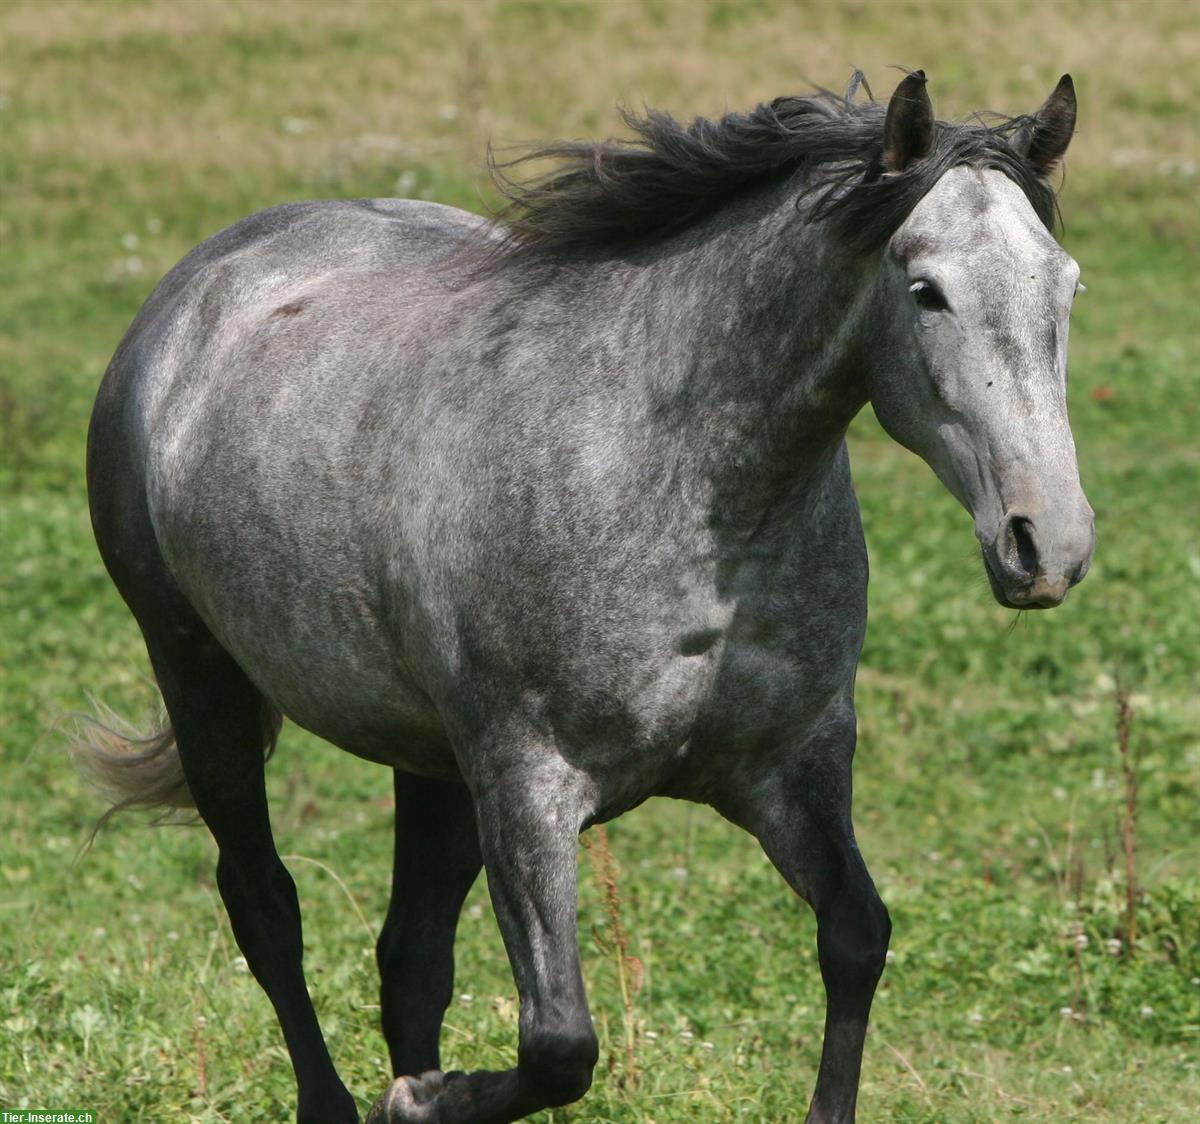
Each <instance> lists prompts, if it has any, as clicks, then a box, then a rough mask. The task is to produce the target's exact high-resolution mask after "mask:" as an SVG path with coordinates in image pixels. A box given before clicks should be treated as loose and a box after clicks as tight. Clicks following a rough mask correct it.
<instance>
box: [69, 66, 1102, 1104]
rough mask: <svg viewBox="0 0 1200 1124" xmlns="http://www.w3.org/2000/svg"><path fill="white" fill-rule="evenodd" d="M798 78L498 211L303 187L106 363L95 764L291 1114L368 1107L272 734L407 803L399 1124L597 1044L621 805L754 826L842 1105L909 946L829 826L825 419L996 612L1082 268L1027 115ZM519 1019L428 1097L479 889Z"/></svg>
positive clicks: (191, 259)
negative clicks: (163, 831)
mask: <svg viewBox="0 0 1200 1124" xmlns="http://www.w3.org/2000/svg"><path fill="white" fill-rule="evenodd" d="M860 77H861V76H857V75H856V80H855V82H853V83H852V84H851V89H850V91H849V92H848V93H847V95H846V96H845V97H842V96H839V95H834V94H830V93H828V92H819V93H816V94H813V95H811V96H807V97H785V98H780V99H778V100H776V101H774V102H772V103H771V104H770V105H764V106H760V107H758V108H757V109H755V110H754V111H752V112H751V113H749V114H746V115H730V116H727V117H725V118H723V119H721V120H719V121H708V120H697V121H696V122H694V123H693V124H692V125H690V126H686V127H685V126H682V125H679V124H678V123H676V122H675V121H674V120H672V119H671V118H670V117H667V116H665V115H661V114H655V113H651V114H649V115H648V116H646V117H645V118H641V119H637V118H633V117H630V118H629V123H630V125H631V126H632V127H633V128H634V130H635V131H636V133H637V137H636V139H635V140H634V141H632V142H626V143H618V142H605V143H599V144H584V143H570V144H560V145H554V146H551V147H550V148H548V149H545V150H542V154H543V155H549V156H553V157H556V158H557V159H558V163H557V165H556V166H555V170H554V171H552V172H551V173H549V175H548V176H547V177H546V178H543V179H541V180H538V181H534V182H531V183H527V184H525V185H524V186H520V185H516V184H514V183H512V182H511V181H510V180H507V179H506V177H505V176H504V175H503V174H502V175H501V177H500V178H501V181H502V182H504V183H505V184H506V185H507V189H508V191H509V193H510V196H511V202H510V206H509V208H508V210H507V211H506V212H505V215H504V217H503V220H502V221H501V222H498V223H490V224H489V223H486V222H484V221H482V220H480V219H478V218H476V217H473V216H471V215H468V214H464V213H462V212H459V211H455V210H451V209H449V208H446V207H442V206H438V205H435V204H433V203H420V202H405V201H397V200H366V201H361V200H360V201H357V202H324V203H303V204H294V205H288V206H283V207H277V208H275V209H273V210H269V211H265V212H263V213H262V214H259V215H256V216H254V217H252V218H249V219H247V220H245V221H244V222H241V223H239V224H237V225H236V226H233V227H231V228H230V229H228V230H226V231H224V232H222V233H220V234H218V235H216V236H215V237H213V238H212V239H210V240H209V241H207V242H205V243H204V244H203V245H202V246H200V247H199V248H198V249H196V250H193V251H192V253H190V254H189V255H188V256H187V257H186V258H184V259H183V261H182V262H180V264H179V265H177V266H176V267H175V268H174V269H173V270H172V271H171V272H170V273H169V274H168V275H167V276H166V278H165V279H164V280H163V281H162V282H161V284H160V285H159V286H158V288H157V289H156V290H155V291H154V293H153V295H152V296H151V297H150V299H149V300H148V301H147V303H146V305H145V307H144V308H143V309H142V310H141V312H140V313H139V314H138V316H137V319H136V320H135V321H134V323H133V326H132V327H131V328H130V329H129V332H128V334H127V335H126V336H125V339H124V340H123V342H122V343H121V345H120V347H119V349H118V350H117V353H116V356H115V357H114V359H113V361H112V365H111V366H110V367H109V370H108V373H107V375H106V377H105V380H104V383H103V386H102V387H101V390H100V395H99V399H98V401H97V403H96V409H95V414H94V416H93V419H92V427H91V433H90V439H89V445H88V478H89V487H90V494H91V510H92V518H93V522H94V525H95V530H96V536H97V539H98V541H99V544H100V550H101V553H102V555H103V557H104V561H105V563H106V565H107V567H108V569H109V572H110V573H111V575H112V578H113V580H114V581H115V582H116V584H117V587H118V588H119V589H120V591H121V594H122V595H123V597H124V598H125V600H126V601H127V602H128V604H129V607H130V609H131V610H132V611H133V613H134V615H135V616H136V617H137V620H138V623H139V624H140V626H141V629H142V632H143V634H144V636H145V640H146V646H147V648H148V649H149V654H150V659H151V661H152V663H153V667H154V672H155V676H156V678H157V681H158V684H159V687H160V688H161V691H162V695H163V699H164V701H165V704H166V711H167V715H168V717H169V722H170V725H169V728H168V729H166V730H163V731H160V732H159V733H158V734H156V735H153V736H151V737H149V738H147V739H145V740H142V741H140V742H139V741H137V740H136V739H130V740H129V741H128V742H127V743H126V744H124V745H123V746H117V747H114V745H113V743H112V742H111V740H110V741H108V742H105V740H104V739H103V738H102V737H101V736H99V735H98V734H97V735H96V736H95V737H94V738H93V739H92V741H91V744H90V745H88V744H85V745H83V746H82V747H81V756H82V758H83V760H84V763H85V764H87V765H90V767H91V768H92V770H93V771H94V772H95V773H96V774H98V775H99V777H100V778H101V779H103V780H105V781H107V783H108V784H109V786H110V788H111V789H112V790H113V791H114V792H115V793H116V795H117V796H118V797H119V800H120V802H121V803H122V804H132V805H147V806H148V805H153V804H179V805H183V804H188V803H194V804H195V807H196V808H197V809H198V811H199V814H200V815H201V816H202V817H203V819H204V821H205V822H206V823H207V824H208V826H209V828H210V829H211V830H212V833H213V835H214V836H215V838H216V841H217V844H218V846H219V849H220V858H219V861H218V864H217V879H218V883H219V886H220V892H221V895H222V897H223V899H224V901H225V904H226V906H227V908H228V911H229V917H230V920H231V922H232V925H233V932H234V935H235V937H236V939H237V943H238V945H239V947H240V948H241V950H242V952H243V953H244V954H245V957H246V960H247V962H248V964H249V966H250V970H251V971H252V972H253V973H254V975H255V977H256V978H257V979H258V981H259V982H260V983H261V985H262V986H263V988H264V989H265V990H266V992H267V994H268V996H269V997H270V999H271V1002H272V1003H273V1004H274V1006H275V1009H276V1011H277V1013H278V1016H279V1022H280V1025H281V1027H282V1029H283V1034H284V1037H285V1039H286V1041H287V1047H288V1050H289V1051H290V1053H291V1057H292V1061H293V1064H294V1067H295V1072H296V1080H297V1083H298V1087H299V1108H298V1118H299V1120H300V1121H303V1122H322V1124H327V1122H342V1121H352V1120H355V1119H356V1118H357V1109H356V1106H355V1101H354V1098H353V1097H352V1096H351V1095H350V1093H349V1092H348V1091H347V1090H346V1088H345V1086H344V1085H343V1084H342V1082H341V1080H340V1079H339V1078H338V1075H337V1073H336V1072H335V1070H334V1067H333V1064H332V1062H331V1060H330V1056H329V1053H328V1051H327V1049H326V1046H325V1043H324V1041H323V1039H322V1036H321V1031H320V1029H319V1027H318V1025H317V1019H316V1016H315V1014H314V1011H313V1006H312V1003H311V1001H310V999H309V996H308V992H307V990H306V987H305V982H304V975H303V972H302V968H301V935H300V912H299V908H298V904H297V898H296V892H295V888H294V886H293V884H292V880H291V878H290V877H289V875H288V873H287V871H286V870H285V868H284V866H283V864H282V862H281V861H280V859H279V855H278V854H277V852H276V849H275V846H274V843H273V841H272V836H271V828H270V825H269V822H268V814H267V802H266V796H265V792H264V785H263V771H264V770H263V762H264V753H265V751H268V750H269V749H270V748H271V747H272V746H273V744H274V740H275V736H276V734H277V732H278V729H279V724H280V721H281V716H282V715H286V716H287V717H288V718H290V719H292V721H294V722H296V723H298V724H299V725H301V726H304V727H306V728H307V729H309V730H311V731H313V732H314V733H316V734H318V735H320V736H321V737H322V738H326V739H328V740H329V741H330V742H333V743H334V744H335V745H338V746H340V747H342V748H343V749H345V750H348V751H349V752H351V753H354V754H357V755H359V756H361V757H365V758H368V759H370V760H372V761H377V762H379V763H381V764H384V765H388V766H391V767H392V769H393V770H394V778H395V798H396V850H395V871H394V880H393V888H392V896H391V904H390V906H389V908H388V913H387V919H386V921H385V923H384V927H383V931H382V934H381V936H380V938H379V945H378V959H379V968H380V973H381V977H382V1021H383V1031H384V1035H385V1036H386V1039H387V1044H388V1048H389V1050H390V1052H391V1061H392V1065H393V1066H394V1070H395V1073H396V1075H397V1080H396V1081H395V1082H394V1083H393V1084H392V1085H391V1087H390V1088H389V1089H388V1090H387V1092H386V1093H385V1094H384V1096H383V1097H382V1099H381V1100H380V1101H379V1103H378V1104H377V1105H376V1106H375V1108H374V1109H373V1110H372V1119H375V1120H380V1121H388V1122H391V1124H401V1122H415V1121H439V1122H443V1124H450V1122H456V1121H472V1122H490V1121H496V1122H499V1121H511V1120H515V1119H517V1118H519V1117H522V1116H525V1115H527V1114H529V1113H532V1112H535V1111H538V1110H540V1109H543V1108H546V1107H547V1106H552V1105H562V1104H565V1103H567V1102H570V1101H573V1100H575V1099H577V1098H578V1097H581V1096H582V1095H583V1094H584V1092H585V1091H586V1090H587V1088H588V1086H589V1084H590V1082H591V1079H592V1069H593V1066H594V1064H595V1062H596V1058H597V1039H596V1034H595V1031H594V1029H593V1026H592V1022H591V1018H590V1016H589V1014H588V1008H587V1001H586V997H585V994H584V988H583V981H582V978H581V975H580V962H579V952H578V948H577V944H576V917H575V909H576V840H577V836H578V834H579V832H580V831H581V830H583V829H584V828H586V827H587V826H588V825H589V824H595V823H600V822H602V821H605V820H608V819H610V818H612V817H614V816H617V815H619V814H620V813H621V812H624V811H625V810H626V809H629V808H632V807H634V806H635V805H637V804H639V803H641V802H642V801H643V800H645V799H647V798H648V797H650V796H655V795H668V796H675V797H680V798H683V799H687V800H693V801H699V802H701V803H705V804H709V805H711V806H712V807H714V808H716V809H717V810H718V811H719V812H720V813H721V814H722V815H724V816H726V817H728V818H729V819H730V820H732V821H733V822H735V823H737V824H740V825H741V826H743V827H744V828H745V829H746V830H747V831H749V832H751V833H753V834H754V835H755V836H756V837H757V838H758V839H759V840H760V841H761V843H762V846H763V847H764V849H765V850H766V853H767V854H768V855H769V856H770V858H771V860H772V861H773V862H774V863H775V865H776V866H777V867H778V868H779V870H780V872H781V873H782V875H783V877H784V878H785V879H786V880H787V881H788V882H789V883H790V885H791V886H792V887H793V888H794V889H795V891H796V892H797V893H798V894H800V895H801V896H802V897H804V898H805V899H806V900H807V901H808V902H809V903H810V904H811V906H812V908H813V909H814V911H815V913H816V918H817V946H818V951H819V959H820V966H821V972H822V976H823V978H824V982H825V988H826V992H827V1000H828V1005H827V1014H826V1023H825V1041H824V1049H823V1053H822V1057H821V1065H820V1071H819V1074H818V1076H817V1082H816V1091H815V1094H814V1096H813V1099H812V1104H811V1108H810V1110H809V1120H811V1121H849V1120H852V1119H853V1117H854V1108H855V1098H856V1092H857V1086H858V1077H859V1068H860V1064H861V1058H862V1049H863V1039H864V1035H865V1032H866V1027H867V1016H868V1012H869V1009H870V1005H871V999H872V995H873V993H874V990H875V985H876V982H877V980H878V977H879V974H880V971H881V969H882V967H883V962H884V954H885V951H886V948H887V944H888V937H889V931H890V923H889V920H888V914H887V911H886V910H885V908H884V906H883V904H882V903H881V901H880V900H879V897H878V895H877V894H876V892H875V888H874V886H873V885H872V882H871V879H870V876H869V875H868V874H867V870H866V867H865V866H864V864H863V860H862V857H861V856H860V854H859V851H858V848H857V846H856V844H855V840H854V833H853V829H852V827H851V820H850V764H851V758H852V756H853V752H854V742H855V718H854V708H853V690H854V675H855V666H856V664H857V661H858V657H859V650H860V646H861V644H862V640H863V631H864V627H865V619H866V611H865V606H866V582H867V562H866V552H865V549H864V543H863V533H862V528H861V525H860V521H859V515H858V508H857V505H856V502H855V497H854V492H853V490H852V488H851V483H850V468H849V462H848V460H847V454H846V443H845V434H846V427H847V425H848V424H849V422H850V420H851V418H853V417H854V415H855V414H856V413H857V412H858V410H859V409H861V407H862V406H863V405H864V403H866V402H867V401H870V402H872V403H873V405H874V408H875V411H876V412H877V414H878V415H879V418H880V420H881V421H882V423H883V425H884V426H885V427H886V428H887V429H888V431H889V432H890V433H891V434H892V435H893V436H894V437H896V438H897V439H898V440H899V441H900V442H902V443H903V444H904V445H906V446H908V447H909V448H910V449H912V450H914V451H916V452H917V453H918V454H920V455H921V456H922V457H923V458H924V459H925V460H926V461H928V462H929V464H930V465H932V467H933V468H934V470H935V471H936V472H937V474H938V476H939V477H940V478H941V479H942V481H943V482H944V483H945V485H946V486H947V487H948V488H949V489H950V491H951V492H953V493H954V495H955V496H957V497H958V499H959V500H961V501H962V503H963V504H964V505H965V506H966V507H967V508H968V509H969V510H970V512H971V513H972V515H973V516H974V519H975V531H976V535H977V537H978V538H979V541H980V543H981V546H982V551H983V560H984V565H985V568H986V571H987V574H988V577H989V579H990V581H991V584H992V588H993V590H994V592H995V595H996V597H997V598H998V599H999V600H1000V602H1001V603H1002V604H1004V605H1007V606H1010V607H1014V608H1038V607H1047V606H1051V605H1056V604H1058V603H1059V602H1061V601H1062V599H1063V597H1064V596H1065V595H1066V593H1067V590H1068V588H1069V587H1070V586H1071V585H1073V584H1074V583H1075V582H1077V581H1079V580H1080V578H1081V577H1082V576H1083V574H1084V572H1085V570H1086V569H1087V566H1088V561H1089V558H1090V556H1091V552H1092V512H1091V510H1090V509H1089V507H1088V504H1087V502H1086V500H1085V499H1084V496H1083V492H1082V491H1081V489H1080V485H1079V478H1078V472H1077V468H1076V461H1075V451H1074V447H1073V444H1072V439H1071V433H1070V430H1069V427H1068V423H1067V409H1066V346H1067V323H1068V317H1069V314H1070V310H1071V303H1072V300H1073V296H1074V293H1075V292H1076V288H1077V276H1078V269H1077V267H1076V265H1075V263H1074V262H1073V261H1072V260H1071V259H1070V258H1069V257H1068V256H1067V254H1066V253H1064V252H1063V250H1062V249H1060V248H1059V246H1058V244H1057V243H1056V241H1055V239H1054V238H1053V237H1052V235H1051V233H1050V230H1051V229H1052V227H1053V222H1054V217H1055V202H1054V196H1053V192H1052V190H1051V189H1050V187H1049V186H1048V185H1047V183H1046V178H1047V177H1048V176H1049V174H1050V173H1051V171H1052V170H1053V169H1054V168H1055V166H1056V165H1057V164H1058V162H1059V160H1060V158H1061V157H1062V155H1063V153H1064V151H1065V149H1066V147H1067V143H1068V141H1069V140H1070V137H1071V133H1072V130H1073V127H1074V120H1075V96H1074V91H1073V88H1072V85H1071V81H1070V79H1069V78H1067V77H1064V78H1063V79H1062V81H1061V82H1060V83H1059V84H1058V87H1057V88H1056V89H1055V91H1054V92H1053V94H1052V95H1051V96H1050V97H1049V99H1048V100H1047V101H1046V102H1045V104H1044V105H1043V106H1042V107H1041V109H1040V110H1039V111H1038V112H1037V113H1036V114H1033V115H1031V116H1026V117H1019V118H1013V119H997V120H995V121H993V122H992V123H990V124H984V123H981V122H973V123H971V124H966V125H950V124H946V123H943V122H936V121H935V119H934V116H933V112H932V108H931V105H930V102H929V98H928V95H927V93H926V89H925V76H924V74H923V73H922V72H920V71H917V72H915V73H913V74H910V75H909V76H908V77H906V78H905V79H904V80H903V81H902V82H901V83H900V85H899V87H898V88H897V90H896V92H895V94H894V95H893V97H892V98H891V100H890V103H889V104H888V105H887V106H886V108H885V107H884V106H882V105H880V104H877V103H875V102H874V101H870V100H862V99H860V98H858V96H857V87H858V85H859V82H858V79H859V78H860ZM481 867H482V868H483V869H485V870H486V872H487V879H488V886H489V889H490V891H491V896H492V901H493V903H494V906H495V912H496V916H497V918H498V920H499V924H500V928H501V931H502V933H503V938H504V942H505V946H506V948H507V950H508V954H509V957H510V960H511V963H512V969H513V975H514V977H515V979H516V985H517V988H518V991H519V993H520V1003H521V1005H520V1044H519V1051H518V1055H517V1065H516V1068H514V1069H511V1070H507V1071H504V1072H474V1073H450V1074H443V1073H441V1072H440V1069H439V1058H438V1036H439V1029H440V1026H441V1022H442V1017H443V1014H444V1012H445V1009H446V1006H447V1003H448V1001H449V999H450V996H451V987H452V974H453V956H452V945H453V941H454V932H455V926H456V922H457V918H458V913H459V910H460V907H461V905H462V902H463V899H464V896H465V895H466V893H467V891H468V889H469V887H470V886H471V884H472V883H473V881H474V879H475V878H476V876H477V874H478V873H479V870H480V868H481Z"/></svg>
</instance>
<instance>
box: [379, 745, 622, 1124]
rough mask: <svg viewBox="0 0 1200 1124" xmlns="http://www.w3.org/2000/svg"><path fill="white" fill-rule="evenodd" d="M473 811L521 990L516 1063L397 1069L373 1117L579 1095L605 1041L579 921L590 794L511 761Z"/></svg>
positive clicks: (466, 1115)
mask: <svg viewBox="0 0 1200 1124" xmlns="http://www.w3.org/2000/svg"><path fill="white" fill-rule="evenodd" d="M560 782H561V783H560ZM475 813H476V817H477V820H478V825H479V838H480V843H481V846H482V851H483V861H484V866H485V868H486V870H487V876H488V887H489V889H490V890H491V895H492V904H493V907H494V908H495V911H496V917H497V919H498V921H499V923H500V930H501V933H502V935H503V937H504V943H505V947H506V948H507V950H508V956H509V960H510V961H511V963H512V968H513V976H514V977H515V979H516V982H517V990H518V992H519V993H520V999H521V1014H520V1045H519V1049H518V1053H517V1067H516V1069H511V1070H506V1071H504V1072H500V1073H492V1072H486V1071H481V1072H475V1073H465V1074H464V1073H450V1074H445V1075H443V1074H441V1073H437V1072H432V1073H426V1074H424V1075H421V1076H420V1077H411V1078H400V1079H398V1080H397V1081H396V1082H395V1083H393V1085H392V1087H391V1088H390V1089H389V1090H388V1092H387V1093H386V1094H385V1095H384V1097H383V1098H382V1099H381V1100H380V1101H379V1103H378V1104H376V1106H375V1108H374V1109H372V1111H371V1114H370V1116H369V1117H368V1121H369V1122H371V1124H375V1122H377V1121H378V1122H386V1124H417V1122H424V1121H436V1122H437V1124H507V1122H509V1121H512V1120H519V1119H521V1118H522V1117H524V1116H528V1115H529V1114H531V1113H534V1112H538V1111H541V1110H542V1109H545V1108H549V1107H552V1106H555V1105H563V1104H567V1103H569V1102H570V1101H574V1100H578V1099H579V1098H580V1097H582V1096H583V1094H584V1093H585V1092H587V1089H588V1087H589V1086H590V1085H591V1080H592V1069H593V1068H594V1066H595V1064H596V1058H597V1055H598V1052H599V1047H598V1043H597V1041H596V1032H595V1030H594V1029H593V1027H592V1020H591V1016H590V1015H589V1013H588V1008H587V996H586V995H585V993H584V987H583V976H582V973H581V971H580V964H579V948H578V944H577V938H576V929H575V906H576V870H575V855H576V847H577V841H578V835H579V829H580V827H581V826H582V823H583V821H584V818H585V816H586V812H585V810H584V802H583V801H582V800H580V799H577V798H576V797H574V796H573V795H572V794H571V792H570V783H569V782H568V781H566V780H563V779H562V778H558V779H552V780H549V781H546V780H543V779H541V778H538V777H530V776H529V775H528V774H523V775H519V771H518V770H517V769H511V770H505V771H504V772H503V774H502V776H500V777H497V778H496V779H495V780H494V781H493V782H492V783H490V784H487V785H485V786H483V787H482V790H481V792H480V794H479V795H478V797H477V800H476V804H475Z"/></svg>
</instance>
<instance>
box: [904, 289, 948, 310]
mask: <svg viewBox="0 0 1200 1124" xmlns="http://www.w3.org/2000/svg"><path fill="white" fill-rule="evenodd" d="M908 291H909V292H910V293H912V295H913V298H914V299H915V300H916V302H917V307H918V308H919V309H921V311H923V312H944V311H945V310H946V309H947V308H949V307H950V306H949V305H948V304H947V303H946V298H945V297H944V296H942V290H941V289H939V288H938V287H937V286H936V285H935V284H934V283H933V282H932V281H914V282H913V283H912V284H911V285H909V287H908Z"/></svg>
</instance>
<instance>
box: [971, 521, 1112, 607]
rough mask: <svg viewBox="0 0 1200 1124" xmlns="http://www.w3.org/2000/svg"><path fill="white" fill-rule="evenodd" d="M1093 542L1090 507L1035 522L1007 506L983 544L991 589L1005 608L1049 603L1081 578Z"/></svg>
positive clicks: (1059, 599) (1059, 598) (1063, 596)
mask: <svg viewBox="0 0 1200 1124" xmlns="http://www.w3.org/2000/svg"><path fill="white" fill-rule="evenodd" d="M1085 506H1086V505H1085ZM1094 543H1095V530H1094V526H1093V519H1092V511H1091V508H1087V509H1086V513H1085V514H1084V515H1082V516H1081V517H1079V518H1072V519H1065V520H1063V519H1059V520H1053V519H1051V518H1049V517H1042V518H1040V519H1039V520H1038V522H1037V523H1035V522H1034V520H1033V519H1032V518H1031V517H1030V516H1028V515H1024V514H1021V513H1019V512H1009V513H1007V514H1006V515H1005V516H1004V518H1003V519H1002V520H1001V521H1000V528H999V530H998V531H997V532H996V537H995V539H994V540H993V541H992V542H991V543H990V544H986V545H984V547H983V561H984V567H985V568H986V570H987V575H988V581H989V582H990V583H991V586H992V593H993V594H994V595H995V598H996V600H997V601H999V602H1000V604H1001V605H1003V606H1004V607H1005V608H1006V609H1053V608H1054V607H1055V606H1056V605H1061V604H1062V603H1063V601H1064V600H1065V599H1066V596H1067V591H1068V590H1069V589H1070V588H1071V587H1072V586H1073V585H1077V584H1078V583H1079V582H1081V581H1083V579H1084V576H1085V575H1086V574H1087V572H1088V567H1089V566H1090V565H1091V562H1092V549H1093V545H1094Z"/></svg>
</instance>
